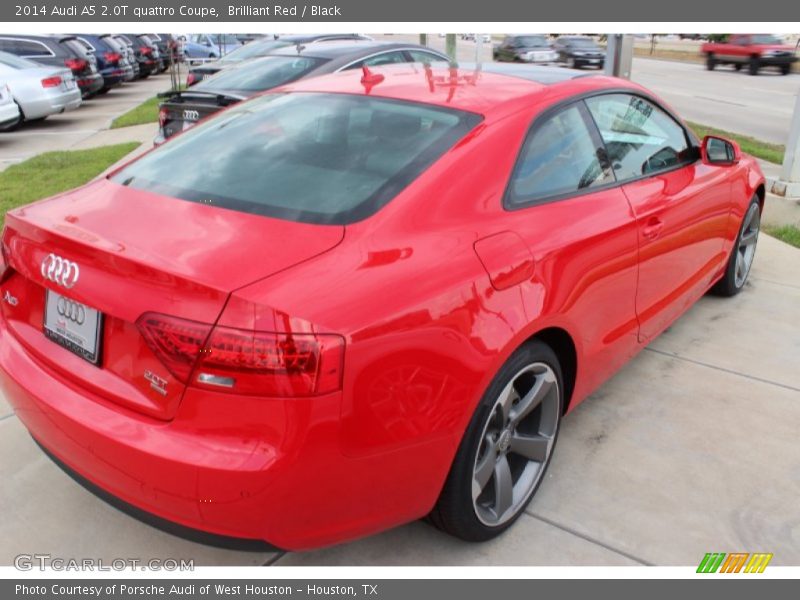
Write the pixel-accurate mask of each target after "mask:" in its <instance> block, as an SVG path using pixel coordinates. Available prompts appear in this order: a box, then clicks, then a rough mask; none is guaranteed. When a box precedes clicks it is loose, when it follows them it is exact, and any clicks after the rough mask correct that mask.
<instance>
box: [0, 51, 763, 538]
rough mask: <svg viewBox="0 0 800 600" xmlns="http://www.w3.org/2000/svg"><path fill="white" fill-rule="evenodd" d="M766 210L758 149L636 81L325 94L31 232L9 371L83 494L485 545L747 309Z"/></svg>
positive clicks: (204, 135)
mask: <svg viewBox="0 0 800 600" xmlns="http://www.w3.org/2000/svg"><path fill="white" fill-rule="evenodd" d="M763 201H764V179H763V176H762V174H761V172H760V171H759V168H758V166H757V164H756V163H755V162H754V160H753V159H752V158H750V157H748V156H746V155H743V154H742V153H741V152H740V150H739V148H738V147H737V146H736V144H734V143H732V142H730V141H727V140H724V139H721V138H716V137H706V138H705V139H703V140H702V141H701V140H699V139H698V138H697V137H696V136H695V134H694V133H693V132H692V131H691V130H690V129H689V128H687V127H686V125H684V124H683V122H682V121H681V120H680V118H679V117H677V116H676V115H675V114H674V113H673V112H672V111H671V110H670V109H669V108H668V107H667V106H665V104H664V103H663V102H662V101H660V100H659V99H658V98H656V97H655V96H653V95H652V94H651V93H649V92H648V91H647V90H645V89H643V88H641V87H639V86H637V85H634V84H632V83H630V82H628V81H623V80H620V79H614V78H609V77H605V76H596V75H595V76H586V75H582V74H580V73H576V72H574V71H569V70H566V69H552V68H546V67H532V66H512V65H508V66H503V65H485V66H484V67H483V68H475V69H471V68H467V69H464V68H460V69H459V68H456V67H447V66H446V65H444V66H442V67H441V68H438V67H432V66H430V65H416V64H414V65H406V66H401V67H397V68H392V67H387V68H385V69H382V70H374V71H370V70H368V69H365V70H364V71H363V72H352V71H351V72H345V73H340V74H336V75H330V76H325V77H320V78H317V79H310V80H306V81H302V82H298V83H295V84H292V85H289V86H286V87H284V88H281V89H280V90H278V91H275V92H271V93H267V94H264V95H261V96H258V97H256V98H254V99H252V100H249V101H246V102H243V103H241V104H237V105H235V106H233V107H231V108H229V109H228V110H226V111H223V112H221V113H219V114H217V115H215V116H214V117H212V118H210V119H207V120H205V121H203V122H201V123H200V124H199V125H198V126H197V127H195V128H192V129H190V130H188V131H186V132H185V133H183V134H180V135H178V136H176V137H175V138H173V140H171V141H170V142H168V143H166V144H164V145H163V146H161V147H159V148H157V149H154V150H152V151H150V152H148V153H147V154H145V155H143V156H142V157H140V158H138V159H137V160H134V161H133V162H130V163H128V164H127V165H125V166H123V167H121V168H119V169H118V170H116V171H114V172H112V173H111V174H110V175H108V176H106V177H103V178H101V179H98V180H96V181H94V182H92V183H89V184H88V185H85V186H84V187H81V188H79V189H77V190H74V191H71V192H68V193H65V194H61V195H58V196H55V197H53V198H50V199H47V200H44V201H41V202H38V203H36V204H33V205H30V206H25V207H22V208H18V209H15V210H13V211H11V212H9V213H8V216H7V220H6V228H5V231H4V233H3V237H2V256H3V262H2V266H0V274H1V275H0V281H1V284H0V286H1V287H0V295H1V296H2V302H0V306H2V316H0V342H1V343H0V383H1V384H2V389H3V390H4V391H5V395H6V397H7V398H8V400H9V401H10V402H11V404H12V405H13V406H14V409H15V410H16V414H17V416H18V417H19V419H20V420H21V421H22V422H23V423H24V425H25V426H26V427H27V428H28V430H29V431H30V433H31V435H32V436H33V438H34V439H35V440H36V442H37V443H38V444H39V445H40V446H41V447H42V448H43V449H44V451H45V452H46V453H47V454H48V455H50V456H51V457H52V458H53V459H54V460H55V461H56V462H57V463H58V464H59V465H61V466H62V467H63V468H64V469H65V470H66V471H67V472H68V473H70V474H71V475H72V476H73V477H75V478H76V479H77V480H79V481H81V482H82V483H84V484H85V485H86V486H87V487H89V488H90V489H92V490H94V491H96V492H98V493H100V494H101V495H103V496H105V497H106V498H107V499H109V500H110V501H112V502H114V503H116V504H117V505H119V506H123V507H125V508H126V509H127V510H129V511H130V512H132V513H133V514H135V515H137V516H139V517H141V518H146V519H148V520H150V522H153V523H156V524H158V525H160V526H163V527H172V528H173V530H175V531H179V532H181V533H183V534H184V535H189V536H194V537H195V539H202V540H205V541H207V542H209V543H218V544H228V543H230V544H233V545H238V546H241V545H243V546H248V545H250V544H252V545H254V546H255V547H260V546H261V544H264V545H267V544H269V545H271V546H276V547H281V548H286V549H304V548H312V547H317V546H322V545H327V544H332V543H336V542H341V541H344V540H349V539H353V538H356V537H359V536H364V535H367V534H371V533H373V532H377V531H380V530H383V529H386V528H389V527H392V526H395V525H399V524H401V523H406V522H409V521H412V520H414V519H418V518H421V517H425V516H428V518H429V520H430V521H431V522H432V523H433V524H435V525H436V526H438V527H440V528H442V529H443V530H445V531H447V532H450V533H451V534H454V535H456V536H459V537H461V538H464V539H467V540H484V539H488V538H491V537H493V536H495V535H497V534H498V533H500V532H502V531H503V530H505V529H506V528H508V527H509V526H510V525H511V524H512V523H513V522H514V520H515V519H516V518H517V517H519V515H520V514H521V513H522V511H523V510H524V508H525V506H526V505H527V503H528V502H529V501H530V499H531V497H532V496H533V494H534V492H535V491H536V489H537V487H538V486H539V485H540V483H541V482H542V480H543V475H544V473H545V470H546V468H547V466H548V463H549V461H550V458H551V456H552V453H553V447H554V445H555V443H556V439H557V435H558V431H559V424H560V422H561V419H562V417H563V415H564V414H565V413H567V412H569V411H570V410H572V409H574V408H575V406H577V405H578V404H579V403H580V402H581V401H582V400H583V399H584V398H586V397H587V395H589V394H590V393H591V392H592V391H593V390H594V389H596V388H597V387H598V386H599V385H600V384H601V383H602V382H603V381H604V380H606V379H607V378H608V377H609V376H610V375H611V374H612V373H614V372H615V371H616V370H617V369H619V368H620V366H622V365H623V364H624V363H625V362H626V361H627V360H629V359H630V358H631V357H632V356H633V355H635V354H636V353H637V352H638V351H639V350H641V349H642V348H643V347H644V346H645V345H646V344H647V343H648V342H649V341H651V340H652V339H653V338H655V337H656V336H658V335H659V333H660V332H662V331H663V330H664V329H665V328H666V327H667V326H669V325H670V323H672V322H673V321H675V320H676V319H677V318H678V317H679V316H680V315H681V314H682V313H683V312H684V311H685V310H686V309H687V308H689V307H690V306H691V305H692V303H693V302H695V301H696V300H697V299H698V298H700V297H701V296H703V294H705V293H706V292H708V291H709V290H715V291H716V292H718V293H721V294H723V295H733V294H736V293H737V292H738V291H739V290H741V289H742V287H743V286H744V284H745V281H746V278H747V275H748V272H749V269H750V265H751V264H752V261H753V255H754V252H755V247H756V240H757V236H758V231H759V222H760V212H761V208H762V205H763Z"/></svg>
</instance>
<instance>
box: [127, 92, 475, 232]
mask: <svg viewBox="0 0 800 600" xmlns="http://www.w3.org/2000/svg"><path fill="white" fill-rule="evenodd" d="M480 121H481V117H480V116H479V115H475V114H472V113H466V112H461V111H455V110H451V109H445V108H439V107H435V106H429V105H425V104H416V103H410V102H401V101H396V100H387V99H382V98H372V97H365V96H354V95H348V94H322V93H319V94H317V93H295V94H268V95H265V96H259V97H258V98H255V99H253V100H251V101H248V102H242V103H241V104H237V105H236V106H234V107H233V108H231V109H229V110H227V111H225V112H224V113H222V114H220V115H219V116H218V117H214V118H212V119H210V120H208V121H206V122H205V123H202V124H200V125H198V126H197V127H195V128H193V129H191V130H189V131H187V132H186V133H184V134H182V135H181V136H179V137H177V138H175V139H174V140H171V141H169V142H168V143H166V144H164V145H163V146H161V147H160V148H157V149H156V150H154V151H152V152H150V153H149V154H147V155H146V156H144V157H142V158H141V159H139V160H138V161H136V162H134V163H132V164H131V165H129V166H128V167H126V168H124V169H123V170H122V171H120V172H119V173H117V174H116V175H114V176H113V180H114V181H116V182H117V183H119V184H121V185H126V186H130V187H132V188H137V189H142V190H147V191H151V192H154V193H158V194H164V195H168V196H173V197H175V198H181V199H184V200H190V201H194V202H200V203H203V204H210V205H214V206H220V207H223V208H228V209H233V210H239V211H242V212H249V213H255V214H261V215H267V216H272V217H277V218H281V219H286V220H291V221H302V222H307V223H331V224H347V223H352V222H355V221H357V220H360V219H363V218H365V217H368V216H369V215H371V214H373V213H374V212H376V211H377V210H379V209H380V208H381V207H382V206H384V205H385V204H386V203H387V202H389V201H390V200H391V199H392V198H394V197H395V196H396V195H397V194H398V193H400V192H401V191H402V190H403V189H404V188H405V187H406V186H407V185H408V184H409V183H411V182H412V181H413V180H414V179H416V178H417V177H418V176H419V175H420V174H421V173H422V172H423V171H424V170H425V169H427V168H428V167H429V166H430V165H431V164H432V163H433V162H434V161H436V160H437V159H438V158H439V157H440V156H441V155H442V154H443V153H445V152H446V151H447V150H448V149H450V148H451V147H452V146H453V145H454V144H455V143H456V142H457V141H458V140H459V139H461V138H462V137H463V136H464V135H466V134H467V133H468V132H469V131H470V130H471V129H473V128H474V127H475V126H476V125H477V124H478V123H479V122H480Z"/></svg>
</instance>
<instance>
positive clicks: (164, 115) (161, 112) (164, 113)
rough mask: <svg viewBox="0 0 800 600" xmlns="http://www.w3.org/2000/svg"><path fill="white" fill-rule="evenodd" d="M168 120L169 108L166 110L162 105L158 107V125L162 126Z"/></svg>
mask: <svg viewBox="0 0 800 600" xmlns="http://www.w3.org/2000/svg"><path fill="white" fill-rule="evenodd" d="M167 121H169V110H167V107H166V106H162V107H161V108H159V109H158V125H159V127H162V128H163V127H164V125H166V124H167Z"/></svg>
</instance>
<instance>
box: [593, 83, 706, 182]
mask: <svg viewBox="0 0 800 600" xmlns="http://www.w3.org/2000/svg"><path fill="white" fill-rule="evenodd" d="M586 104H587V106H588V107H589V110H590V111H591V113H592V116H593V117H594V120H595V122H596V123H597V127H598V128H599V129H600V135H602V137H603V141H604V142H605V145H606V148H607V149H608V157H609V160H610V161H611V163H612V165H613V166H614V173H615V174H616V176H617V179H619V180H622V181H624V180H627V179H634V178H636V177H641V176H643V175H649V174H651V173H655V172H658V171H663V170H666V169H672V168H675V167H677V166H680V165H682V164H687V163H689V162H691V161H692V160H693V154H692V152H690V150H689V148H690V144H689V141H688V140H687V138H686V132H685V131H684V129H683V127H681V126H680V125H679V124H678V123H677V122H676V121H675V120H673V118H672V117H670V116H669V115H668V114H666V113H665V112H664V111H662V110H661V109H660V108H658V107H657V106H655V105H654V104H652V103H651V102H648V101H647V100H645V99H644V98H641V97H640V96H633V95H630V94H606V95H602V96H595V97H594V98H588V99H587V100H586Z"/></svg>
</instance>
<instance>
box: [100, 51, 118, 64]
mask: <svg viewBox="0 0 800 600" xmlns="http://www.w3.org/2000/svg"><path fill="white" fill-rule="evenodd" d="M103 57H104V58H105V59H106V62H108V63H109V64H111V65H116V64H117V63H119V61H120V59H121V58H122V55H120V54H119V52H104V53H103Z"/></svg>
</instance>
